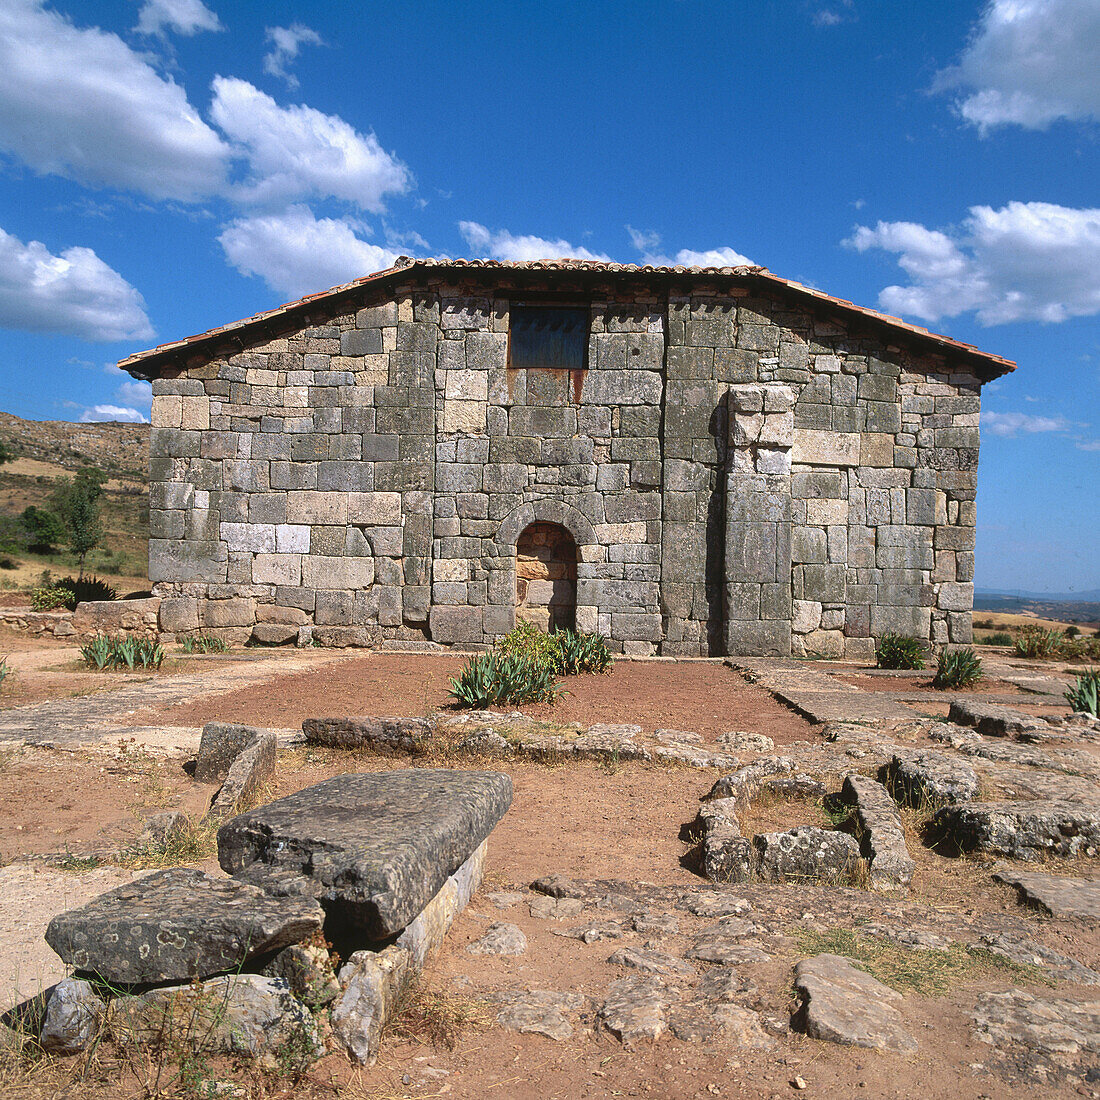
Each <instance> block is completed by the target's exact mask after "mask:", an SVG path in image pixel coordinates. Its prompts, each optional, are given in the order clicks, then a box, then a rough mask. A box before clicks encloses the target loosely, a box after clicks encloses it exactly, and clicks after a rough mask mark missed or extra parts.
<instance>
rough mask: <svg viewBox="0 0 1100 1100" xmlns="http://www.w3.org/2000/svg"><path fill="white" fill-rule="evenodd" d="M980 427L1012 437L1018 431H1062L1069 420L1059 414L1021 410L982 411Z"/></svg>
mask: <svg viewBox="0 0 1100 1100" xmlns="http://www.w3.org/2000/svg"><path fill="white" fill-rule="evenodd" d="M982 427H983V428H984V429H985V430H986V431H987V432H992V433H993V434H994V435H1003V436H1008V437H1010V438H1011V437H1012V436H1015V435H1018V434H1019V433H1020V432H1027V433H1029V434H1031V433H1035V432H1064V431H1067V430H1068V429H1069V427H1070V424H1069V421H1068V420H1065V419H1064V418H1063V417H1061V416H1030V415H1029V414H1028V413H1021V412H1007V413H999V412H983V413H982Z"/></svg>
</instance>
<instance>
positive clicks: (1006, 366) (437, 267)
mask: <svg viewBox="0 0 1100 1100" xmlns="http://www.w3.org/2000/svg"><path fill="white" fill-rule="evenodd" d="M452 271H453V272H455V273H459V274H462V273H468V272H487V273H488V272H493V271H506V272H509V273H525V272H530V273H532V274H535V275H540V274H546V273H551V274H552V273H554V272H562V273H568V274H569V275H571V276H573V277H576V276H578V275H580V276H585V275H591V276H595V277H599V276H607V275H626V276H630V277H632V278H636V279H642V280H652V281H654V282H670V283H678V282H689V283H690V282H692V281H695V280H697V279H701V278H705V279H707V280H715V279H717V280H728V281H729V282H730V283H731V284H732V285H739V286H747V287H750V288H752V287H756V288H759V289H760V290H768V289H771V290H773V291H779V292H781V293H784V292H785V293H787V294H789V295H792V296H794V297H796V298H801V299H808V300H809V303H818V304H821V305H826V306H828V307H829V308H830V309H831V310H833V311H834V312H839V313H841V314H843V315H845V316H846V317H848V318H849V319H862V320H863V321H865V322H868V323H870V324H873V325H879V326H882V327H884V328H885V329H887V330H889V331H891V332H893V333H895V334H896V338H897V339H904V340H906V341H908V342H911V343H917V344H921V345H925V346H930V348H931V349H934V350H937V351H939V352H940V353H941V354H944V355H948V356H950V357H951V358H952V359H953V360H955V361H956V362H960V363H962V364H965V365H967V366H970V367H972V368H973V369H974V371H975V373H976V374H977V375H978V377H979V378H981V379H982V380H983V381H990V380H992V379H994V378H999V377H1000V376H1001V375H1003V374H1008V373H1009V372H1010V371H1014V370H1015V369H1016V364H1015V363H1014V362H1013V361H1012V360H1011V359H1005V358H1003V357H1002V356H1000V355H992V354H990V353H989V352H984V351H981V350H980V349H979V348H977V347H975V346H974V345H973V344H965V343H963V342H961V341H959V340H952V339H951V338H950V337H948V336H941V335H939V334H937V333H934V332H930V331H929V330H928V329H925V328H921V327H920V326H919V325H911V324H909V323H908V322H907V321H903V320H901V318H900V317H893V316H891V315H890V314H888V313H880V312H879V311H878V310H876V309H867V308H865V307H863V306H857V305H854V304H853V303H852V302H849V301H847V300H846V299H844V298H834V297H833V296H832V295H831V294H825V293H824V292H823V291H820V290H816V289H815V288H813V287H808V286H804V285H803V284H802V283H796V282H794V281H793V280H791V279H781V278H780V277H779V276H778V275H773V274H772V273H771V272H770V271H769V270H768V269H767V268H766V267H748V266H743V267H654V266H651V265H648V264H647V265H644V266H640V265H638V264H616V263H608V262H604V261H600V260H572V259H559V260H523V261H510V260H509V261H505V260H435V259H425V260H416V259H411V258H410V257H408V256H399V257H398V259H397V262H396V263H395V264H394V266H393V267H390V268H387V269H386V270H385V271H376V272H374V273H373V274H371V275H364V276H363V277H362V278H359V279H353V280H352V281H351V282H350V283H343V284H341V285H340V286H334V287H332V288H331V289H329V290H323V291H320V292H319V293H317V294H307V295H306V296H305V297H304V298H298V299H296V300H295V301H293V302H286V303H285V304H284V305H281V306H278V307H276V308H275V309H269V310H265V311H264V312H262V313H256V314H253V315H252V316H251V317H245V318H244V319H242V320H240V321H234V322H232V323H230V324H228V325H221V326H219V327H218V328H212V329H208V330H207V331H206V332H202V333H199V334H198V335H196V336H188V337H186V338H185V339H183V340H175V341H172V342H171V343H167V344H161V345H159V346H158V347H155V348H151V349H149V350H148V351H140V352H137V353H135V354H134V355H131V356H129V357H128V358H126V359H123V360H121V361H120V362H119V364H118V365H119V366H120V367H121V368H122V369H123V370H125V371H128V372H129V373H130V374H132V375H133V376H134V377H135V378H155V377H157V376H158V374H159V373H160V371H161V369H162V368H164V367H169V366H183V365H185V364H186V362H187V360H189V359H192V358H193V357H195V356H198V355H201V354H206V355H208V356H209V357H210V358H214V357H216V356H217V355H218V354H234V353H235V352H236V351H238V350H240V349H241V348H243V347H244V346H245V345H246V343H247V342H248V341H249V340H251V339H262V338H263V337H264V335H265V334H264V330H265V329H267V330H271V329H272V327H273V326H278V327H279V328H280V329H282V330H284V331H285V328H286V326H287V325H288V324H289V323H291V322H292V321H293V319H294V318H295V317H296V316H301V315H306V314H308V313H309V312H310V310H311V309H312V308H313V307H315V306H317V305H318V304H321V303H324V304H326V305H329V304H331V305H334V306H338V305H339V304H340V300H341V299H344V298H350V297H351V296H353V295H354V294H355V292H356V291H357V290H359V289H360V288H361V287H366V286H372V287H373V286H375V285H377V286H378V287H380V288H381V287H383V286H384V285H385V284H387V283H392V282H399V281H400V282H404V281H407V280H408V279H409V278H410V277H415V276H417V275H418V274H425V275H426V274H427V273H430V272H439V273H440V274H446V273H447V272H452Z"/></svg>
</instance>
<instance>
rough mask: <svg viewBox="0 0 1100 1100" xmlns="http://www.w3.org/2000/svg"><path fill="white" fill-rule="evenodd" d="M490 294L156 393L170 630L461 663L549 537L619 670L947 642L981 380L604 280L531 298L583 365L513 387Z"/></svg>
mask: <svg viewBox="0 0 1100 1100" xmlns="http://www.w3.org/2000/svg"><path fill="white" fill-rule="evenodd" d="M497 274H498V275H499V277H498V278H497V279H496V281H495V282H494V283H493V284H487V283H486V282H485V277H484V276H481V277H480V278H479V277H468V278H466V279H465V281H459V279H458V278H457V277H454V278H450V279H447V278H439V277H435V278H433V280H432V281H424V282H422V283H417V284H411V285H408V286H404V287H400V288H398V289H397V290H396V291H392V290H391V291H390V292H389V298H388V299H387V300H383V301H376V302H367V301H365V302H363V303H362V304H361V305H359V306H358V307H357V308H350V307H344V308H343V311H342V312H339V313H336V314H335V315H328V316H322V315H320V314H318V315H316V316H314V317H313V319H312V321H311V323H310V325H309V327H303V328H301V329H300V330H298V331H294V332H290V333H288V334H285V335H281V336H277V337H275V338H270V339H267V340H266V341H264V342H257V343H256V344H255V345H254V346H251V347H249V348H247V349H246V350H243V351H241V352H239V353H237V354H234V355H231V356H229V357H227V358H223V359H217V360H213V361H209V362H202V361H200V362H197V363H194V364H192V365H190V366H188V368H187V369H185V370H182V371H181V372H180V373H179V374H178V376H176V377H162V378H160V379H157V380H156V381H155V382H154V401H153V433H152V442H151V452H152V457H151V482H152V485H151V523H152V530H151V535H152V538H151V542H150V575H151V577H152V579H153V581H154V583H155V591H156V594H157V595H158V596H160V597H162V603H161V611H160V616H161V629H162V631H163V632H165V633H170V634H175V633H184V632H197V631H203V632H206V633H214V634H219V635H221V636H224V637H227V638H230V639H233V640H236V641H244V640H246V639H247V638H249V637H252V638H254V639H256V640H258V641H262V642H268V643H277V642H285V641H292V640H296V641H298V642H300V643H305V642H308V641H309V640H310V639H315V640H316V641H318V642H320V643H322V644H330V645H347V644H359V645H373V644H377V643H378V642H379V641H381V640H382V639H383V638H390V639H395V640H403V641H410V640H424V639H426V638H430V639H432V640H434V641H437V642H443V643H465V644H484V643H487V642H489V641H491V640H492V638H493V637H495V636H498V635H500V634H502V633H505V632H506V631H507V630H509V629H511V627H512V626H513V625H514V622H515V608H516V575H515V570H516V564H515V563H516V543H517V541H518V540H519V538H520V536H521V535H522V533H523V531H524V530H525V529H526V528H527V527H528V526H530V525H531V524H533V523H544V524H545V523H549V524H558V525H560V526H562V527H564V528H565V529H566V530H567V531H568V532H569V535H570V536H571V537H572V539H573V541H574V543H575V544H576V548H577V557H578V562H577V569H576V602H577V606H576V616H575V618H576V624H577V627H578V629H581V630H599V631H600V632H602V633H604V634H605V635H607V636H608V637H609V638H610V639H611V642H612V645H613V646H614V648H615V649H617V650H619V651H625V652H627V653H639V654H645V653H656V652H661V653H666V654H706V653H723V652H731V653H752V652H768V653H779V654H786V653H792V652H793V653H795V654H803V653H809V652H824V653H831V654H832V653H836V654H839V653H842V652H848V653H851V654H866V653H867V652H869V650H870V648H871V647H872V646H873V642H872V637H873V636H875V635H879V634H881V633H883V632H884V631H886V630H901V631H904V632H907V633H917V634H919V635H921V636H922V637H928V638H930V639H932V640H934V641H936V642H948V641H950V642H961V641H966V640H969V615H968V613H967V612H968V611H969V608H970V605H971V600H972V579H973V528H974V490H975V483H976V465H977V446H978V428H977V422H978V410H979V388H980V387H979V383H978V380H977V379H976V378H974V377H972V376H970V375H966V374H962V373H958V372H955V373H950V372H948V371H947V369H946V368H945V366H944V364H943V362H942V360H939V359H937V358H936V357H935V356H932V355H928V354H923V355H921V356H915V355H913V354H912V353H911V352H909V351H906V350H904V349H902V348H900V347H895V346H889V345H883V344H882V342H881V341H880V339H879V338H877V337H874V336H870V335H867V334H861V335H858V336H857V335H856V334H853V333H850V332H849V331H848V329H847V328H846V327H845V326H844V325H842V324H839V323H838V322H837V321H836V320H835V319H833V318H828V317H822V316H817V315H814V316H811V315H810V314H809V313H808V312H806V311H805V310H799V309H795V308H792V307H790V306H789V305H786V304H785V303H782V302H779V301H777V300H776V301H773V300H765V299H754V298H752V297H750V296H749V295H748V293H747V292H746V291H744V290H742V289H740V288H734V289H732V290H731V289H730V288H729V286H728V285H726V286H722V285H719V284H717V283H716V284H715V285H713V286H709V285H707V284H706V282H705V281H701V282H699V284H698V285H695V286H692V287H691V290H690V293H687V294H675V293H670V292H668V291H667V290H665V289H659V290H655V289H653V288H652V287H651V286H647V285H645V284H644V283H642V282H641V281H638V282H634V283H619V282H614V281H612V280H611V279H609V280H608V281H607V283H606V284H603V285H599V284H598V285H596V286H591V285H584V286H581V285H579V284H578V285H576V286H572V287H570V286H568V285H566V286H563V285H562V281H561V280H560V279H559V280H555V283H554V286H553V287H552V288H541V289H553V290H555V291H557V292H558V293H559V294H565V295H569V296H570V298H571V300H573V301H577V302H585V303H587V304H588V308H589V315H590V338H589V348H588V363H587V370H586V371H583V372H580V371H574V372H569V371H550V370H527V371H512V370H509V369H508V368H507V365H506V364H507V346H508V344H507V341H508V312H509V303H510V302H511V301H528V300H532V301H533V300H537V294H538V291H539V289H540V288H537V287H536V288H534V290H532V289H531V288H530V287H526V286H525V287H522V288H521V287H518V286H509V285H508V282H507V279H508V276H507V273H506V272H500V273H497ZM319 308H320V307H319Z"/></svg>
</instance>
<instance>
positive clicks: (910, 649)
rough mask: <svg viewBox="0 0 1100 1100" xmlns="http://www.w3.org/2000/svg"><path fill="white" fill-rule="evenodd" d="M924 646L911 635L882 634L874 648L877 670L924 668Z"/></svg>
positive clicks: (918, 639)
mask: <svg viewBox="0 0 1100 1100" xmlns="http://www.w3.org/2000/svg"><path fill="white" fill-rule="evenodd" d="M924 654H925V645H924V642H923V641H921V639H920V638H915V637H913V635H911V634H883V636H882V637H881V638H879V640H878V645H877V646H876V647H875V657H876V658H877V661H878V667H879V668H924Z"/></svg>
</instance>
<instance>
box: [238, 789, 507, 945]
mask: <svg viewBox="0 0 1100 1100" xmlns="http://www.w3.org/2000/svg"><path fill="white" fill-rule="evenodd" d="M511 801H512V781H511V779H510V778H509V777H508V776H506V775H501V774H499V773H496V772H464V771H451V770H447V769H439V770H434V769H412V770H402V771H392V772H384V773H380V774H364V775H342V776H337V777H335V778H334V779H328V780H325V781H324V782H322V783H318V784H316V785H315V786H313V787H308V788H306V789H305V790H303V791H298V792H297V793H296V794H292V795H289V796H288V797H286V798H281V799H279V800H278V801H277V802H273V803H271V804H270V805H269V806H265V807H263V808H261V809H259V810H254V811H252V812H251V813H248V814H242V815H240V816H239V817H236V818H234V819H233V820H232V821H230V822H228V823H227V824H226V825H223V826H222V828H221V830H220V831H219V833H218V859H219V861H220V863H221V865H222V867H224V868H225V869H226V870H227V871H229V872H230V873H231V874H235V875H241V874H244V875H245V876H246V877H247V878H248V879H249V880H250V881H254V882H257V883H260V884H264V883H267V884H268V885H269V887H270V888H272V889H277V890H278V891H279V892H280V893H283V892H286V893H290V892H301V893H305V894H312V895H313V896H316V897H317V898H319V899H320V901H321V903H322V904H323V905H324V906H325V908H326V910H327V912H328V913H329V915H330V916H332V917H334V918H335V919H337V920H339V921H343V922H346V923H347V924H348V925H349V926H351V927H353V928H355V929H357V930H358V931H359V932H360V933H362V934H364V935H366V936H368V937H370V938H372V939H382V938H384V937H386V936H390V935H394V934H396V933H399V932H400V931H401V930H402V929H404V928H405V926H406V925H408V924H409V923H410V922H411V921H412V919H413V918H414V917H415V916H416V915H417V914H418V913H419V912H420V911H421V910H422V909H423V908H424V907H425V905H426V904H427V903H428V901H430V900H431V898H432V897H433V896H434V895H435V894H436V893H437V892H438V891H439V889H440V888H441V887H442V885H443V884H444V882H445V881H446V880H447V878H448V876H450V875H452V874H453V873H454V872H455V871H456V870H458V868H459V867H460V866H461V865H462V864H463V862H464V861H465V860H466V859H467V858H468V857H469V856H470V855H471V854H472V853H473V852H474V851H475V849H477V848H478V847H479V846H480V844H481V843H482V841H484V840H485V838H486V837H487V836H488V835H489V833H490V832H491V831H492V829H493V827H494V826H495V825H496V823H497V822H498V821H499V820H500V819H501V818H502V817H503V816H504V814H505V812H506V811H507V809H508V807H509V806H510V805H511Z"/></svg>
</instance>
